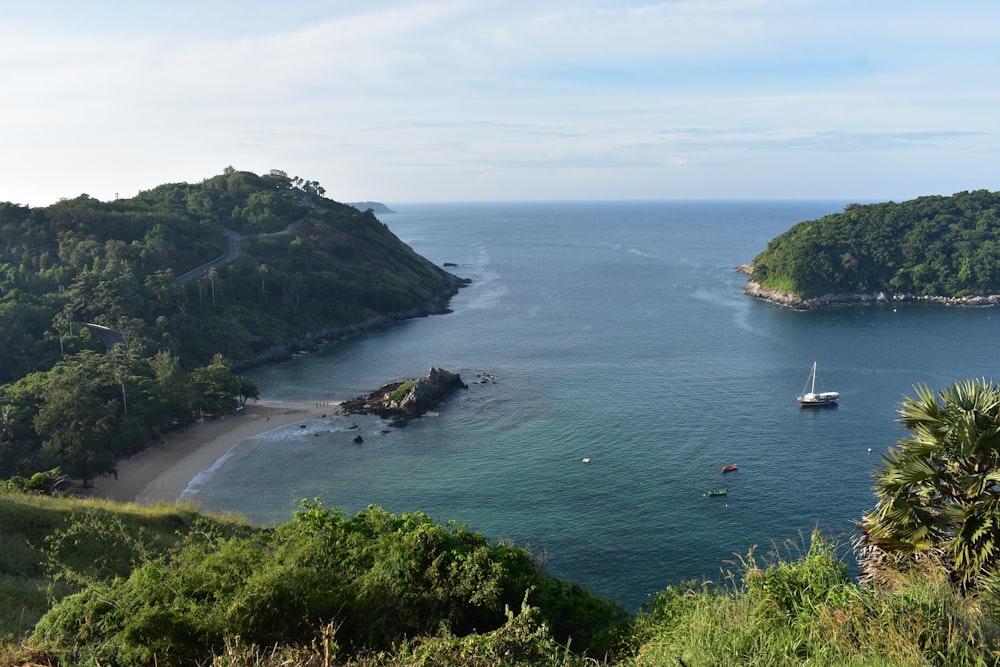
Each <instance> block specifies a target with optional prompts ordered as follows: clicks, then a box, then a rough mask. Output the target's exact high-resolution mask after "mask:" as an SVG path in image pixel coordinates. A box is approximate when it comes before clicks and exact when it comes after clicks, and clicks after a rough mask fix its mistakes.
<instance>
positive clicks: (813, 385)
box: [811, 361, 816, 394]
mask: <svg viewBox="0 0 1000 667" xmlns="http://www.w3.org/2000/svg"><path fill="white" fill-rule="evenodd" d="M811 393H813V394H815V393H816V362H815V361H814V362H813V381H812V390H811Z"/></svg>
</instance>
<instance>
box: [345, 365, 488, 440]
mask: <svg viewBox="0 0 1000 667" xmlns="http://www.w3.org/2000/svg"><path fill="white" fill-rule="evenodd" d="M468 388H469V386H468V385H467V384H465V382H463V381H462V378H461V376H460V375H459V374H458V373H452V372H451V371H446V370H444V369H443V368H437V367H434V368H431V369H430V371H428V373H427V375H425V376H424V377H422V378H420V379H416V380H398V381H396V382H390V383H389V384H387V385H385V386H383V387H381V388H379V389H376V390H375V391H373V392H371V393H370V394H368V395H367V396H359V397H357V398H355V399H351V400H349V401H344V402H343V403H341V406H340V409H341V410H342V411H343V412H344V413H345V414H360V415H367V414H377V415H378V416H379V417H382V418H383V419H391V420H392V425H393V426H405V425H406V423H407V422H409V421H410V420H411V419H416V418H417V417H420V416H421V415H423V414H424V413H426V412H427V411H428V410H433V409H434V408H436V407H437V406H438V405H440V404H441V403H442V402H443V401H444V400H445V399H447V398H448V397H449V396H451V394H452V393H454V392H455V391H456V390H458V389H468Z"/></svg>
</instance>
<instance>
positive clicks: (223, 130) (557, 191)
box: [0, 0, 1000, 204]
mask: <svg viewBox="0 0 1000 667" xmlns="http://www.w3.org/2000/svg"><path fill="white" fill-rule="evenodd" d="M46 4H48V5H53V4H55V3H47V2H45V1H44V0H43V2H42V5H46ZM116 5H117V3H112V2H108V3H106V4H105V5H104V6H102V5H100V3H98V4H97V5H96V7H93V6H90V5H88V7H89V8H90V9H91V10H92V11H90V12H83V11H82V10H80V9H79V8H77V7H76V6H75V5H66V6H65V10H66V11H57V10H56V8H55V7H49V8H48V9H49V11H45V12H43V11H41V9H39V8H38V7H36V6H34V5H32V6H23V5H18V11H17V12H11V13H8V18H6V19H0V87H2V89H3V90H4V91H5V95H4V96H3V98H0V146H3V148H4V152H5V159H4V160H3V161H0V200H2V199H10V200H13V201H19V202H30V203H33V204H46V203H49V202H51V201H53V200H54V199H55V198H57V197H59V196H75V195H76V194H79V192H84V191H86V192H88V193H90V194H92V195H94V196H97V197H101V198H107V197H110V196H112V195H113V193H114V192H116V191H117V192H120V193H122V194H124V195H129V194H132V193H133V192H134V191H135V190H138V189H140V188H148V187H152V186H154V185H156V184H158V183H160V182H164V181H171V180H197V179H199V178H201V177H204V176H209V175H212V174H214V173H217V172H218V171H219V170H221V169H222V167H224V166H226V165H228V164H232V165H234V166H237V167H239V168H247V169H254V170H257V171H263V170H266V169H268V168H272V167H277V168H283V169H286V170H288V171H290V172H294V173H297V174H299V175H302V176H303V177H308V178H314V179H318V180H320V181H321V182H323V183H324V184H325V185H326V186H327V189H328V191H330V193H331V194H333V195H334V196H336V197H339V198H342V199H345V200H355V199H370V198H378V199H385V200H396V201H402V200H406V199H453V198H461V199H470V198H478V197H481V198H488V199H517V198H540V197H554V198H566V197H573V196H587V197H608V198H617V197H622V196H643V197H672V196H751V195H755V194H756V195H760V196H769V197H781V196H801V193H802V191H803V190H804V189H809V190H810V191H811V192H814V193H815V195H814V196H836V197H841V196H845V197H851V196H857V198H859V199H860V198H862V196H865V197H869V198H872V197H875V198H877V197H879V196H885V197H894V198H896V199H900V198H902V196H900V195H899V194H897V190H898V189H900V188H901V187H912V186H911V185H909V184H934V183H935V182H939V183H941V191H947V190H948V189H950V188H954V189H966V188H967V187H968V188H971V187H984V184H988V183H989V182H990V181H991V180H992V181H994V182H995V181H996V177H997V175H998V174H997V169H996V168H995V167H994V166H993V161H992V160H990V159H989V157H988V156H990V155H991V154H992V153H994V152H996V150H997V149H998V145H997V137H996V135H995V129H994V128H995V125H996V123H995V109H997V108H998V105H997V102H998V101H1000V100H998V99H997V95H998V93H997V92H996V91H998V90H1000V87H998V86H997V83H998V81H997V79H998V74H997V73H996V72H995V71H994V70H995V68H994V61H995V57H994V53H995V47H994V46H993V44H994V37H993V35H992V34H991V30H992V26H995V25H996V23H997V19H998V18H1000V6H997V7H995V6H994V5H993V4H991V3H987V2H967V3H962V4H961V6H948V7H945V6H943V5H939V4H938V3H931V2H923V1H920V2H907V3H903V2H888V1H886V2H880V3H870V2H862V1H861V0H841V1H838V2H832V1H829V0H686V1H685V0H678V1H666V2H644V3H640V2H632V3H622V2H613V1H611V0H606V1H600V0H589V1H588V0H577V1H576V2H568V1H565V2H564V1H559V2H531V3H529V2H499V1H489V0H481V1H472V0H454V1H450V2H449V1H446V0H445V1H441V2H434V1H428V2H402V1H398V2H386V1H383V2H371V3H366V4H363V5H358V4H356V3H346V2H339V3H338V2H334V3H330V2H290V3H286V4H283V5H281V6H280V11H279V7H278V5H274V4H265V3H239V4H235V3H212V2H209V3H206V4H205V6H204V7H202V4H200V3H194V2H190V1H189V0H181V1H180V3H179V4H175V5H171V11H170V12H167V11H166V10H162V11H161V10H159V9H155V10H154V9H148V10H145V11H144V10H143V9H142V8H141V7H132V8H131V9H130V10H129V11H128V12H127V13H125V14H123V15H118V14H117V13H116V11H115V10H116V9H117V7H116ZM33 7H34V9H33ZM102 7H103V8H102ZM199 10H201V11H199ZM32 11H36V12H37V15H32V14H31V12H32ZM154 11H155V12H156V13H155V14H153V13H152V12H154ZM18 12H20V13H18ZM182 16H187V17H189V20H186V21H182V20H180V17H182ZM195 16H199V17H201V18H202V20H201V21H194V20H193V19H192V18H191V17H195ZM50 17H52V18H50ZM677 128H680V129H677ZM852 160H853V162H852ZM810 161H812V162H813V163H814V164H815V166H814V167H810V166H809V165H810ZM761 165H766V168H762V167H761ZM742 169H754V170H755V171H756V173H754V174H753V175H752V177H751V176H749V175H747V174H744V173H742V172H741V170H742ZM838 170H840V171H838ZM678 172H680V173H682V174H683V176H679V175H678ZM819 174H822V180H821V182H815V181H814V180H810V179H815V178H816V177H817V176H818V175H819ZM665 175H669V176H670V178H665ZM466 181H468V182H467V183H466ZM966 181H976V182H970V183H968V185H963V184H962V183H964V182H966ZM956 185H957V186H958V187H955V186H956ZM859 187H864V188H865V189H866V190H868V191H866V192H863V193H857V195H855V192H854V190H855V189H857V188H859ZM986 187H989V186H988V185H986ZM993 187H995V185H994V186H993ZM872 190H880V191H881V192H882V194H881V195H880V194H878V193H877V192H872ZM935 190H936V191H937V189H935ZM906 194H909V192H908V193H906Z"/></svg>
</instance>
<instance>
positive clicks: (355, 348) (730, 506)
mask: <svg viewBox="0 0 1000 667" xmlns="http://www.w3.org/2000/svg"><path fill="white" fill-rule="evenodd" d="M846 203H847V202H844V201H752V202H544V203H479V204H464V203H463V204H458V203H452V204H405V205H393V208H394V209H396V210H397V211H398V212H397V213H395V214H387V215H383V216H382V217H381V219H382V221H383V222H385V223H386V224H387V225H388V226H389V227H390V229H392V230H393V231H394V232H395V233H396V234H397V235H398V236H399V237H400V238H401V239H403V240H404V241H406V242H407V243H409V244H410V245H411V246H412V247H413V248H414V249H415V250H416V251H417V252H419V253H421V254H422V255H424V256H425V257H427V258H429V259H430V260H432V261H434V262H435V263H437V264H439V265H443V264H445V263H449V264H454V265H455V266H453V267H450V268H449V270H450V271H452V272H453V273H455V274H457V275H460V276H462V277H467V278H470V279H471V280H472V284H471V285H470V286H469V287H467V288H465V289H463V290H462V291H461V292H460V293H459V294H458V296H456V297H455V299H454V300H453V302H452V307H453V312H452V313H450V314H447V315H440V316H433V317H429V318H423V319H417V320H411V321H408V322H405V323H403V324H400V325H398V326H394V327H391V328H388V329H386V330H383V331H379V332H375V333H371V334H366V335H364V336H359V337H355V338H352V339H348V340H346V341H342V342H340V343H337V344H334V345H330V346H328V347H326V348H324V349H323V350H321V351H320V352H317V353H314V354H309V355H305V356H303V357H300V358H298V359H295V360H292V361H290V362H288V363H285V364H280V365H276V366H272V367H268V368H262V369H258V370H256V371H254V372H252V373H250V376H251V377H252V379H253V380H254V381H255V382H257V383H258V385H259V387H260V388H261V391H262V398H264V399H267V400H278V401H281V400H286V401H303V400H305V401H332V400H341V399H345V398H353V397H355V396H358V395H360V394H363V393H366V392H367V391H370V390H372V389H375V388H376V387H378V386H381V385H382V384H385V383H387V382H390V381H392V380H396V379H401V378H407V377H418V376H421V375H423V374H424V373H426V372H427V370H428V369H429V368H430V367H431V366H440V367H443V368H446V369H448V370H451V371H455V372H459V373H461V375H462V377H463V378H464V379H465V380H466V382H468V383H469V384H470V386H469V389H467V390H463V391H461V392H459V393H458V394H457V395H456V396H455V397H454V398H453V399H451V400H450V401H448V402H447V403H446V404H445V405H443V406H442V407H441V408H440V409H439V410H438V411H437V412H435V413H433V414H432V415H429V416H427V417H425V418H423V419H420V420H418V421H415V422H412V423H411V424H410V425H409V426H407V427H405V428H402V429H388V428H385V427H384V426H383V425H377V424H374V425H369V424H367V423H365V424H364V425H362V426H361V427H359V429H358V430H357V431H355V430H351V431H350V433H347V432H346V428H347V427H345V426H344V421H343V420H335V419H332V418H331V419H328V420H317V421H316V422H314V423H310V424H308V425H302V426H306V427H304V428H297V427H294V428H289V429H286V430H282V431H278V432H274V433H271V434H269V436H268V437H267V438H266V440H265V441H264V442H263V443H262V444H260V445H259V446H255V447H247V448H245V449H244V450H237V451H236V452H234V455H233V456H231V457H230V458H229V459H228V460H227V462H226V464H225V465H223V466H220V467H219V470H218V471H217V472H216V473H215V474H214V475H212V476H211V477H210V478H209V479H207V480H204V479H203V480H201V482H200V486H199V487H198V489H197V492H196V494H195V497H196V498H197V500H198V501H199V502H200V503H201V504H202V505H203V506H204V507H205V508H206V509H210V510H231V511H237V512H242V513H244V514H246V515H247V516H248V517H250V518H251V519H252V520H254V521H257V522H260V523H264V524H267V523H272V522H281V521H286V520H288V519H289V518H291V516H292V513H293V512H294V510H295V508H296V507H297V506H298V504H299V502H300V501H301V500H302V499H304V498H310V499H311V498H320V499H322V501H323V502H324V503H326V504H327V505H332V506H337V507H340V508H342V509H343V510H344V511H345V512H346V513H348V514H351V513H354V512H357V511H360V510H362V509H364V508H366V507H367V506H369V505H379V506H382V507H384V508H386V509H387V510H389V511H392V512H412V511H422V512H425V513H427V514H428V515H430V516H431V517H432V518H433V519H435V520H437V521H442V522H444V521H448V520H457V521H459V522H461V523H465V524H467V525H469V527H470V528H472V529H474V530H477V531H480V532H482V533H484V534H485V535H487V536H488V537H490V538H492V539H495V540H512V541H514V542H517V543H519V544H522V545H527V546H529V548H530V549H531V550H532V551H533V552H534V553H535V554H537V555H538V556H539V557H540V558H541V559H542V560H544V562H545V567H546V568H547V570H548V571H550V572H551V573H553V574H555V575H558V576H561V577H564V578H567V579H569V580H572V581H575V582H578V583H581V584H583V585H585V586H587V587H588V588H590V589H591V590H593V591H594V592H596V593H598V594H601V595H604V596H607V597H610V598H613V599H615V600H617V601H619V602H621V603H622V604H623V605H625V606H626V607H627V608H629V609H631V610H635V609H637V608H638V607H639V606H640V605H641V604H642V603H643V602H644V601H645V600H647V599H649V597H650V596H651V595H654V594H655V593H656V592H657V591H660V590H663V589H664V588H666V587H667V586H668V585H670V584H672V583H678V582H679V581H681V580H684V579H699V580H704V579H709V580H716V581H717V580H719V579H720V578H721V577H725V576H726V573H727V572H728V571H731V570H733V568H734V563H736V562H737V561H738V559H739V557H740V556H741V555H745V554H746V553H747V551H748V550H749V549H751V548H753V547H754V546H756V547H757V548H758V549H759V550H760V551H761V552H767V551H770V550H771V549H772V548H774V546H775V545H783V544H785V543H786V542H787V541H791V542H792V543H798V544H801V543H802V542H801V540H802V539H803V537H804V538H807V537H808V534H809V533H810V532H811V531H812V530H813V529H814V528H817V527H818V528H820V529H821V530H822V531H824V532H825V533H826V534H828V535H833V536H839V537H840V539H841V540H843V541H845V542H846V540H848V539H849V538H850V537H851V536H852V535H853V530H854V522H855V521H856V520H858V519H860V518H861V516H862V514H863V512H864V511H865V510H866V509H868V508H870V507H871V506H872V505H873V497H872V493H871V488H870V487H871V472H872V470H873V469H874V468H875V466H876V465H877V463H878V460H879V453H881V452H883V451H885V450H886V449H888V448H889V447H890V446H892V445H893V444H894V443H895V442H896V440H897V439H899V438H900V437H902V436H903V435H904V433H903V431H902V430H901V429H900V427H899V425H898V424H897V422H896V421H895V417H896V412H895V411H896V407H897V406H898V404H899V402H900V400H902V398H903V396H904V395H907V394H910V395H912V393H913V387H914V385H917V384H919V383H925V384H927V385H929V386H931V387H932V388H934V389H936V390H937V389H942V388H944V387H945V386H947V384H950V383H951V382H954V381H956V380H959V379H963V378H970V377H986V378H992V376H993V374H994V364H993V363H992V361H991V359H992V355H991V352H992V351H993V349H994V347H995V341H996V340H997V334H998V330H997V325H998V324H1000V322H998V320H997V318H995V317H994V314H995V311H994V310H993V309H978V308H961V309H957V308H947V307H940V306H921V305H916V304H905V305H902V304H901V305H896V306H893V305H873V306H852V307H842V308H831V309H826V310H821V311H814V312H794V311H791V310H788V309H786V308H782V307H779V306H775V305H772V304H769V303H765V302H762V301H758V300H754V299H751V298H749V297H746V296H745V295H743V294H742V292H741V288H742V286H743V284H744V282H745V279H746V278H745V276H742V275H740V274H738V273H736V271H735V270H734V267H735V266H736V265H738V264H741V263H746V262H749V261H750V260H752V259H753V257H754V255H756V254H757V253H758V252H760V251H761V250H762V249H763V248H764V247H765V245H766V244H767V241H768V240H770V239H771V238H773V237H774V236H776V235H778V234H780V233H781V232H783V231H785V230H786V229H788V228H789V227H791V226H792V225H793V224H795V223H796V222H799V221H802V220H810V219H815V218H818V217H821V216H823V215H825V214H828V213H832V212H836V211H839V210H842V209H843V207H844V205H845V204H846ZM814 361H817V362H818V364H819V369H820V379H821V381H822V384H823V388H824V389H829V390H835V391H839V392H841V404H840V406H839V407H837V408H833V409H821V410H803V409H800V408H799V407H798V404H797V402H796V401H795V397H796V395H797V394H798V393H799V392H800V391H801V389H802V386H803V384H804V382H805V379H806V376H807V374H808V372H809V369H810V367H811V365H812V363H813V362H814ZM477 373H486V374H488V376H489V377H490V378H492V381H489V382H483V383H480V382H477V381H476V379H477ZM355 432H362V434H363V436H364V442H363V443H362V444H360V445H358V444H354V443H353V442H352V441H351V440H350V439H349V438H348V437H347V436H348V435H351V436H353V434H354V433H355ZM869 450H870V451H869ZM584 458H588V459H590V463H589V464H588V463H584V462H583V459H584ZM727 464H738V465H739V470H738V471H736V472H734V473H729V474H726V475H725V476H724V475H723V474H722V472H721V468H722V466H724V465H727ZM719 487H727V488H728V489H729V493H728V495H727V496H723V497H709V496H707V495H706V494H707V492H708V491H709V490H711V489H714V488H719Z"/></svg>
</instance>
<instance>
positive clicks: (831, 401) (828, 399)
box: [799, 391, 840, 408]
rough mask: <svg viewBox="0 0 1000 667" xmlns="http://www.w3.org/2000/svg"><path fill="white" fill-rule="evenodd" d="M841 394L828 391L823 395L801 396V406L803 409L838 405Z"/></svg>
mask: <svg viewBox="0 0 1000 667" xmlns="http://www.w3.org/2000/svg"><path fill="white" fill-rule="evenodd" d="M839 400H840V394H839V393H837V392H835V391H827V392H823V393H821V394H804V395H802V396H799V405H800V406H802V407H803V408H825V407H830V406H833V405H837V401H839Z"/></svg>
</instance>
